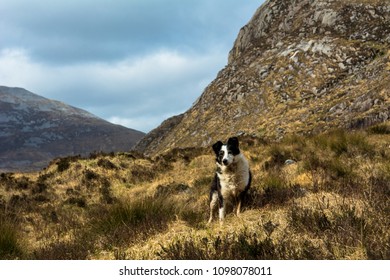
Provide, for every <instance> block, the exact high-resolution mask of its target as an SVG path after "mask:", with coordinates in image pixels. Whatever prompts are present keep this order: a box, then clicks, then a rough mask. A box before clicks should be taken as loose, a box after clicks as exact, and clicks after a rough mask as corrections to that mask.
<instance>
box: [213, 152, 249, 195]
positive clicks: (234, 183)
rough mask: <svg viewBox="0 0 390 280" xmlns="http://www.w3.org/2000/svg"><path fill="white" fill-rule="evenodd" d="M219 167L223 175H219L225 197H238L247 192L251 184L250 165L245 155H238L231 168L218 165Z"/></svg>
mask: <svg viewBox="0 0 390 280" xmlns="http://www.w3.org/2000/svg"><path fill="white" fill-rule="evenodd" d="M217 165H218V167H219V169H220V170H221V173H218V178H219V181H220V184H221V194H222V196H223V197H225V198H227V197H229V196H233V197H236V196H238V195H239V194H240V193H241V192H242V191H244V190H245V188H246V186H247V185H248V183H249V164H248V161H247V160H246V158H245V157H244V155H243V154H239V155H237V156H236V157H235V159H234V162H233V163H232V164H231V165H229V166H224V165H220V164H218V163H217Z"/></svg>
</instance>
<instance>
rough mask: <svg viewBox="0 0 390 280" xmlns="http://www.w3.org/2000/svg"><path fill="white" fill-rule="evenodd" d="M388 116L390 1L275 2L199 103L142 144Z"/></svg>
mask: <svg viewBox="0 0 390 280" xmlns="http://www.w3.org/2000/svg"><path fill="white" fill-rule="evenodd" d="M389 118H390V1H389V0H381V1H377V0H345V1H339V0H268V1H266V2H265V3H264V4H263V5H262V6H261V7H260V8H259V9H258V10H257V11H256V12H255V14H254V16H253V17H252V19H251V20H250V21H249V22H248V24H247V25H245V26H244V27H243V28H242V29H241V30H240V31H239V34H238V37H237V39H236V41H235V43H234V46H233V48H232V50H231V51H230V53H229V59H228V65H227V66H226V67H225V68H224V69H222V70H221V71H220V72H219V73H218V75H217V77H216V79H215V80H214V81H213V82H212V83H211V84H210V85H209V86H208V87H207V88H206V89H205V90H204V92H203V94H202V95H201V96H200V98H199V99H198V100H197V101H196V102H195V103H194V104H193V106H192V107H191V108H190V109H189V110H188V111H187V112H185V113H184V114H183V115H181V116H176V117H173V118H171V119H170V120H169V121H166V122H164V123H163V124H162V125H161V126H160V127H158V128H156V129H155V130H153V131H152V132H151V133H149V134H148V135H146V136H145V138H144V140H142V141H141V142H140V143H139V145H137V147H136V148H137V149H138V150H139V151H141V152H144V153H145V154H147V155H151V156H153V155H157V154H160V153H163V152H166V151H168V150H170V149H172V148H180V147H190V146H207V145H210V144H212V143H213V141H215V140H217V139H221V138H222V139H224V138H227V137H228V136H230V135H237V134H238V135H240V134H249V135H256V136H259V137H264V138H268V139H274V140H275V139H276V140H277V139H281V138H283V137H285V136H286V135H289V134H303V135H307V134H308V135H310V134H315V133H318V132H322V131H327V130H329V129H333V128H335V127H342V128H348V129H354V128H361V127H366V126H369V125H372V124H376V123H380V122H383V121H386V120H389Z"/></svg>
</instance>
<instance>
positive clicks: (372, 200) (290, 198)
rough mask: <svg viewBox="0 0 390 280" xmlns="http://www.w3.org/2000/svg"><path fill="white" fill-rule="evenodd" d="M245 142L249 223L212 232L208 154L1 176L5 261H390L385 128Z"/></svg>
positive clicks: (244, 219) (107, 158)
mask: <svg viewBox="0 0 390 280" xmlns="http://www.w3.org/2000/svg"><path fill="white" fill-rule="evenodd" d="M241 140H242V150H243V151H244V153H245V155H246V156H247V158H248V159H249V160H250V163H251V168H252V171H253V174H254V181H253V187H252V190H251V192H250V197H249V200H248V202H247V204H246V205H247V206H246V208H245V210H244V212H243V213H242V214H241V215H240V216H239V217H237V216H235V215H233V214H229V215H228V217H227V219H226V221H225V223H224V225H222V226H221V225H219V223H218V222H215V223H213V224H212V225H207V223H206V221H207V218H208V217H207V215H208V205H207V204H208V191H209V185H210V183H211V180H212V177H213V172H214V157H213V154H212V151H211V149H210V150H203V149H186V150H175V151H173V152H171V153H169V154H167V155H165V156H164V157H160V158H157V159H155V160H150V159H147V158H143V157H142V156H139V155H136V154H126V153H123V154H116V155H94V156H92V157H91V158H88V159H79V158H67V159H60V160H57V161H55V162H53V163H52V164H51V165H50V166H49V167H48V168H47V169H46V170H44V171H42V172H40V173H39V174H28V175H26V174H1V178H0V209H1V214H0V258H7V259H15V258H23V259H25V258H28V259H30V258H31V259H389V258H390V231H389V228H390V215H389V214H390V205H389V195H390V147H389V143H390V125H389V124H387V125H380V126H376V127H374V128H371V129H369V130H367V131H358V132H344V131H341V130H337V131H333V132H331V133H327V134H322V135H318V136H313V137H301V136H299V137H298V136H297V137H295V136H292V137H289V138H286V139H284V140H283V141H282V142H279V143H265V142H264V141H262V140H261V139H255V138H249V137H248V138H245V137H244V138H242V139H241ZM287 159H293V160H294V161H295V163H293V164H290V165H286V164H285V161H286V160H287Z"/></svg>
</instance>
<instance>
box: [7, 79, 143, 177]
mask: <svg viewBox="0 0 390 280" xmlns="http://www.w3.org/2000/svg"><path fill="white" fill-rule="evenodd" d="M143 136H144V133H142V132H139V131H136V130H133V129H128V128H125V127H123V126H119V125H114V124H111V123H109V122H107V121H104V120H102V119H100V118H98V117H96V116H94V115H92V114H91V113H88V112H87V111H84V110H81V109H78V108H75V107H72V106H69V105H66V104H64V103H62V102H58V101H54V100H50V99H46V98H43V97H41V96H39V95H36V94H34V93H31V92H29V91H27V90H25V89H22V88H10V87H5V86H0V171H2V172H4V171H33V170H37V169H41V168H43V167H45V166H46V165H47V164H48V163H49V162H50V161H51V160H52V159H53V158H56V157H61V156H70V155H87V154H90V153H92V152H95V151H103V152H116V151H127V150H130V149H131V148H132V147H133V145H134V144H135V143H136V142H137V141H138V140H139V139H140V138H142V137H143Z"/></svg>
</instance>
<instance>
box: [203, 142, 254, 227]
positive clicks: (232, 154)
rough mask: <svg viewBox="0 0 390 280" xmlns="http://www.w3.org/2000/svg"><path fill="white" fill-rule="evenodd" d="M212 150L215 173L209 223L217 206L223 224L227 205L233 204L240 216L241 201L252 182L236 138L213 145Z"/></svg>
mask: <svg viewBox="0 0 390 280" xmlns="http://www.w3.org/2000/svg"><path fill="white" fill-rule="evenodd" d="M213 150H214V152H215V154H216V156H217V158H216V164H217V172H216V174H215V176H214V181H213V184H212V186H211V191H210V219H209V223H211V222H212V220H213V216H214V215H213V214H214V212H215V210H216V207H217V206H219V220H220V222H223V220H224V218H225V215H226V204H227V203H233V204H235V206H236V213H237V215H238V214H240V211H241V204H242V200H243V198H244V196H245V195H246V193H247V192H248V190H249V187H250V185H251V181H252V174H251V172H250V169H249V164H248V161H247V160H246V158H245V156H244V155H243V154H242V153H241V152H240V149H239V143H238V138H237V137H232V138H229V140H228V142H227V144H223V143H222V142H221V141H218V142H217V143H215V144H214V145H213Z"/></svg>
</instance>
